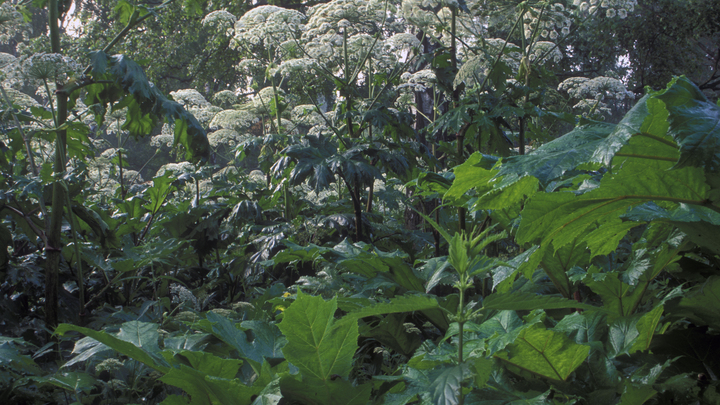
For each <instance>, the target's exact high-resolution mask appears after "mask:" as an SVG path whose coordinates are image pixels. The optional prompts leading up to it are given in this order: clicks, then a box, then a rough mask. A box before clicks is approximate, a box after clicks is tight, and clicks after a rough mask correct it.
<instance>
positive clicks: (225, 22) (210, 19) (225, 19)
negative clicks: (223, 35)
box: [202, 10, 237, 32]
mask: <svg viewBox="0 0 720 405" xmlns="http://www.w3.org/2000/svg"><path fill="white" fill-rule="evenodd" d="M236 22H237V17H235V16H234V15H233V14H232V13H230V12H228V11H227V10H217V11H213V12H212V13H210V14H208V15H206V16H205V18H203V20H202V25H203V26H205V27H208V28H213V29H214V30H216V31H218V32H226V31H227V30H229V29H232V28H233V27H234V26H235V23H236Z"/></svg>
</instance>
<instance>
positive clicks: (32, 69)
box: [22, 53, 83, 84]
mask: <svg viewBox="0 0 720 405" xmlns="http://www.w3.org/2000/svg"><path fill="white" fill-rule="evenodd" d="M82 70H83V67H82V65H80V64H79V63H77V62H75V60H73V59H72V58H70V57H67V56H63V55H60V54H59V53H37V54H35V55H33V56H31V57H29V58H27V59H25V61H24V62H23V64H22V73H23V75H24V76H25V77H26V78H27V79H30V81H31V82H32V81H39V82H40V83H42V82H44V81H47V82H66V81H67V80H68V79H69V78H74V77H79V76H80V75H81V74H82ZM36 84H39V83H36Z"/></svg>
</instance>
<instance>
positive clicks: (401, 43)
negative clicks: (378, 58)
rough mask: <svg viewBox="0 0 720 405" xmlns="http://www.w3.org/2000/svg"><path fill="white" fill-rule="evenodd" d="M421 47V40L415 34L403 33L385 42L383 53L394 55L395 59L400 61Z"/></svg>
mask: <svg viewBox="0 0 720 405" xmlns="http://www.w3.org/2000/svg"><path fill="white" fill-rule="evenodd" d="M419 46H420V40H419V39H417V37H416V36H415V35H414V34H410V33H408V32H401V33H398V34H395V35H393V36H391V37H390V38H388V39H386V40H385V41H383V46H382V49H383V53H394V54H395V57H396V58H398V59H400V58H402V57H404V56H405V55H406V54H407V53H408V51H410V50H411V49H413V48H417V47H419Z"/></svg>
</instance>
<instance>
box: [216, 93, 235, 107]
mask: <svg viewBox="0 0 720 405" xmlns="http://www.w3.org/2000/svg"><path fill="white" fill-rule="evenodd" d="M212 102H213V104H215V105H216V106H219V107H222V108H230V107H232V106H233V104H236V103H237V102H238V97H237V96H236V95H235V93H234V92H233V91H231V90H222V91H219V92H217V93H215V95H214V96H213V98H212Z"/></svg>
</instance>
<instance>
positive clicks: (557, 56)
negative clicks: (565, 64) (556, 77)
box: [528, 41, 563, 63]
mask: <svg viewBox="0 0 720 405" xmlns="http://www.w3.org/2000/svg"><path fill="white" fill-rule="evenodd" d="M528 48H530V47H529V46H528ZM529 56H530V61H531V62H535V63H545V62H548V61H553V62H556V63H557V62H560V60H562V58H563V54H562V52H560V48H559V47H557V46H556V45H555V43H553V42H548V41H539V42H536V43H535V44H534V45H533V47H532V51H531V53H530V55H529ZM541 58H542V60H541Z"/></svg>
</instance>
